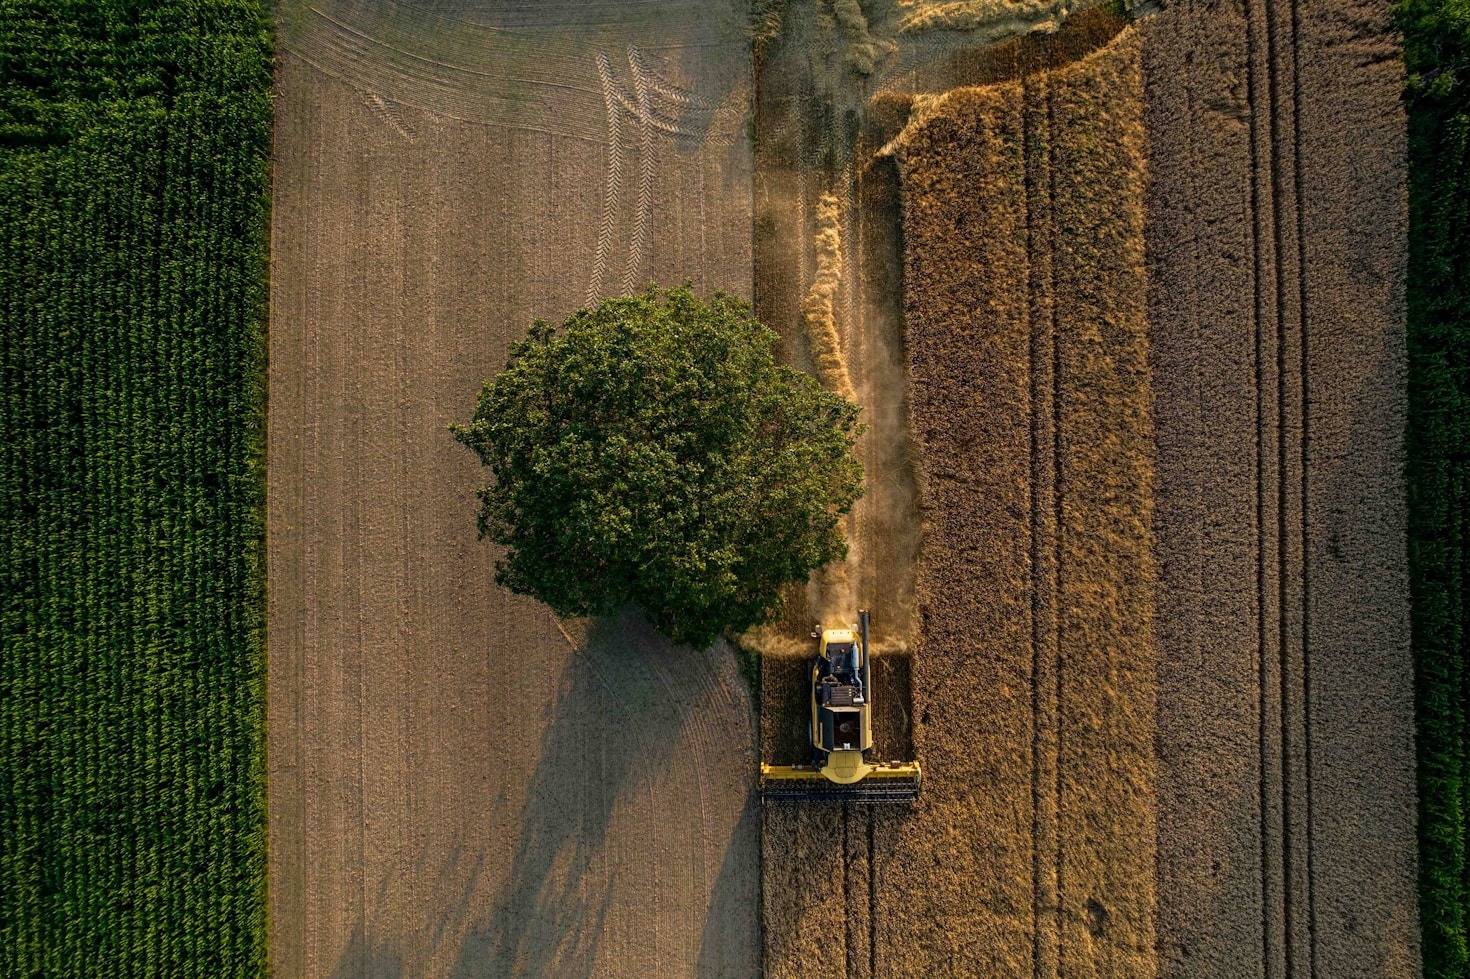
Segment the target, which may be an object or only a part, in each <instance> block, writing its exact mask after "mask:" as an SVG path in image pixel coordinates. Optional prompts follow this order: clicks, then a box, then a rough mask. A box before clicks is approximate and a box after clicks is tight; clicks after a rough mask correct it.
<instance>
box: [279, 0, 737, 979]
mask: <svg viewBox="0 0 1470 979" xmlns="http://www.w3.org/2000/svg"><path fill="white" fill-rule="evenodd" d="M280 18H281V20H280V41H281V48H282V54H281V56H280V61H279V65H278V72H277V90H276V119H277V129H276V136H275V161H274V200H273V204H274V232H273V240H272V252H273V254H272V258H273V262H272V283H271V291H272V296H271V298H272V317H271V348H270V364H271V374H270V410H271V416H270V437H271V441H270V470H269V518H270V532H269V547H270V618H269V648H270V687H269V703H270V739H271V740H270V807H271V808H270V871H271V880H270V891H271V915H270V921H271V932H270V936H269V941H270V955H271V965H272V971H273V974H274V975H277V976H281V977H290V976H328V975H335V976H343V977H363V976H405V977H406V976H415V977H420V976H456V977H470V976H484V977H496V979H500V977H505V976H512V975H533V976H577V975H598V976H628V977H644V976H660V975H694V974H696V973H698V974H700V975H711V976H716V975H727V976H748V975H751V974H753V973H754V972H755V971H756V970H757V968H758V961H759V947H760V946H759V933H758V923H757V919H756V903H757V886H758V876H757V873H758V872H757V862H756V861H757V856H758V854H757V849H756V848H757V832H758V822H757V819H758V813H757V809H756V808H755V802H754V799H753V797H752V791H753V786H754V778H755V768H756V765H755V755H754V750H755V733H754V727H755V717H754V713H753V710H752V706H751V698H750V694H749V691H748V689H747V687H746V685H745V683H744V681H743V680H742V679H741V677H740V674H739V672H738V670H737V667H736V664H735V659H734V654H733V652H732V651H731V650H730V649H728V648H727V647H723V646H721V647H719V648H717V649H716V650H715V652H714V654H713V655H711V656H690V655H689V654H688V653H687V651H676V650H672V649H670V648H669V646H668V645H667V643H665V642H663V641H662V640H660V639H659V638H657V637H656V636H655V635H654V634H653V633H652V632H651V630H650V629H649V628H648V627H646V626H645V625H644V624H643V623H641V622H640V621H638V620H637V619H635V618H622V619H617V620H614V621H608V622H595V623H565V624H563V623H558V622H557V621H556V620H555V619H554V618H553V617H552V616H551V615H550V614H549V613H548V612H547V611H546V610H545V608H543V607H541V606H538V605H536V604H535V603H533V602H529V601H523V600H517V599H515V598H513V597H511V596H510V595H508V594H507V593H505V592H503V591H502V590H500V589H498V588H496V587H495V585H494V584H493V583H492V580H491V564H492V561H493V555H492V554H491V553H490V549H489V548H488V546H486V545H483V544H480V543H478V542H477V541H476V539H475V531H474V522H475V514H476V512H477V503H476V501H475V498H474V495H473V491H474V488H475V487H476V486H477V485H479V484H480V483H481V481H482V480H483V479H484V478H485V477H484V476H483V475H482V473H481V472H480V471H479V470H480V467H479V465H478V463H477V461H476V460H475V458H474V456H473V455H472V454H471V453H469V452H468V451H466V450H465V449H464V448H463V447H462V446H460V445H458V444H456V443H455V442H454V441H453V439H452V438H451V437H450V435H449V433H448V431H447V430H446V426H447V425H448V424H449V423H450V422H451V421H456V420H460V421H463V420H466V419H468V417H469V415H470V414H471V413H472V411H473V408H474V399H475V395H476V393H477V392H478V390H479V387H480V385H481V384H482V383H483V382H484V381H485V379H487V378H488V377H490V376H492V375H493V374H494V373H495V372H496V371H497V370H498V369H499V368H500V367H501V366H503V364H504V362H505V355H506V349H507V345H508V344H509V343H510V342H511V341H512V340H514V339H518V338H519V337H521V336H523V335H524V333H525V330H526V329H527V327H528V326H529V325H530V323H531V321H532V319H533V318H536V317H546V318H548V319H553V320H559V319H560V318H561V317H563V316H565V315H566V314H567V313H569V312H571V311H572V310H574V309H576V308H577V307H578V306H579V305H581V304H583V303H584V302H586V301H588V300H589V299H595V298H597V297H599V296H602V295H605V294H616V293H622V292H626V291H632V290H636V289H641V288H642V287H643V286H644V285H646V284H647V282H648V281H649V280H650V279H657V280H659V281H661V282H674V281H678V280H680V279H683V278H685V277H688V278H691V279H692V280H693V283H694V285H695V287H696V288H697V289H698V290H700V291H701V292H708V291H711V290H713V289H716V288H722V289H725V290H728V291H730V292H733V293H736V294H739V295H749V291H750V269H751V260H750V225H751V217H750V214H751V203H750V186H751V181H750V148H749V143H748V141H747V139H746V138H745V134H744V131H743V128H742V127H743V124H744V120H745V119H746V117H747V116H748V113H749V102H750V82H749V78H750V66H749V60H748V47H747V43H746V40H745V35H744V29H745V24H744V20H743V12H742V11H741V10H739V9H736V5H734V4H731V5H729V8H728V9H726V7H724V6H722V5H721V4H718V3H715V4H711V3H706V2H704V0H700V2H698V3H694V2H684V3H680V2H678V0H670V2H668V3H662V4H647V3H627V4H621V5H620V4H617V3H611V4H607V3H605V4H601V5H598V6H596V7H595V8H593V7H581V6H578V5H572V4H546V3H526V4H521V5H514V4H494V5H491V4H484V5H473V4H462V3H460V4H455V3H437V4H436V3H417V4H408V3H394V2H386V3H381V2H379V3H357V2H350V0H336V2H332V0H328V2H321V0H317V2H314V3H310V4H308V3H286V4H283V5H282V9H281V11H280Z"/></svg>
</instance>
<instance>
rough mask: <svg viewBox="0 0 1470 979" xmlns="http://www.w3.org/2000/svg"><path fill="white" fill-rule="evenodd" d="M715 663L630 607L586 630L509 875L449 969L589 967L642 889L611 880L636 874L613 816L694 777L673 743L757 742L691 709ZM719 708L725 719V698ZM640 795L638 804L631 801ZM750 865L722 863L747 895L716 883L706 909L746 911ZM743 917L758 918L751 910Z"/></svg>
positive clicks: (748, 826)
mask: <svg viewBox="0 0 1470 979" xmlns="http://www.w3.org/2000/svg"><path fill="white" fill-rule="evenodd" d="M724 652H726V653H728V650H725V651H724ZM713 657H714V654H711V653H703V652H696V651H692V650H689V649H686V648H676V647H673V646H672V645H670V643H669V642H668V641H667V640H666V639H664V638H663V637H661V636H659V635H658V634H657V633H656V632H654V630H653V629H652V628H651V627H650V626H649V625H648V624H647V622H646V621H645V620H644V619H643V618H642V616H640V615H638V614H637V613H635V612H625V613H624V614H622V615H620V616H619V617H617V618H614V619H605V620H597V621H595V622H592V623H590V624H589V628H588V630H587V634H586V640H585V641H584V642H583V643H581V644H580V646H579V647H578V648H577V649H576V650H575V651H574V652H573V654H572V656H571V658H570V660H569V662H568V666H567V670H566V675H565V679H564V681H563V686H562V689H561V690H560V691H559V693H558V696H557V699H556V703H555V706H554V708H553V712H552V717H551V719H550V721H549V723H548V724H547V725H546V727H545V728H544V731H543V734H542V738H541V744H540V751H539V756H538V761H537V764H536V769H535V772H534V774H533V775H532V778H531V783H530V785H529V786H528V788H527V792H526V796H525V802H524V805H523V808H522V811H521V816H520V823H519V825H520V832H519V837H518V839H517V841H516V844H515V849H514V854H513V857H512V865H511V867H510V871H509V874H508V876H507V879H506V882H505V884H504V885H503V887H502V888H501V891H500V893H499V894H497V895H496V896H495V898H494V899H493V900H492V902H491V905H490V913H489V922H488V925H487V926H486V927H484V928H483V929H481V930H473V929H472V930H471V931H470V933H469V934H468V935H467V936H466V938H465V941H464V944H463V946H462V948H461V950H460V953H459V956H458V959H457V960H456V962H455V964H454V966H453V968H452V970H451V972H450V974H451V975H452V976H454V977H456V979H480V977H485V979H489V977H503V976H557V977H573V976H588V975H592V974H593V970H594V968H595V967H596V966H597V955H598V948H599V943H600V941H601V939H602V937H603V935H604V933H605V931H606V929H607V927H608V925H609V918H610V916H611V915H613V914H614V912H615V910H616V908H617V906H618V905H620V904H627V903H628V902H629V901H630V898H633V896H634V895H636V893H637V891H636V889H635V888H629V887H626V886H620V883H621V884H623V885H626V884H628V883H630V880H629V878H631V877H632V876H633V875H635V874H639V873H642V872H643V871H644V869H645V868H644V867H641V866H635V865H632V864H631V863H630V862H628V861H627V856H628V854H625V853H624V852H622V851H618V850H617V849H616V848H613V850H612V851H611V852H610V851H609V848H608V847H607V843H608V833H609V828H610V827H611V825H612V824H613V822H614V819H615V814H616V813H617V812H618V810H619V809H620V807H625V815H627V814H629V813H635V812H636V811H637V807H638V805H640V804H641V805H644V806H645V807H647V806H652V805H656V804H658V803H659V802H662V801H664V800H665V798H666V793H661V792H659V791H658V789H659V786H660V784H663V785H665V786H667V784H668V780H679V779H697V778H701V777H702V774H701V773H700V772H697V771H684V770H674V769H673V768H672V767H671V766H670V764H669V763H670V761H671V759H673V758H674V757H675V750H676V748H677V749H680V750H681V751H682V752H683V753H686V754H687V753H688V752H689V751H690V750H691V748H690V747H689V746H688V745H682V746H681V742H684V741H688V740H689V739H691V738H696V739H697V738H699V737H700V736H701V735H703V736H705V737H707V738H708V737H722V738H728V739H732V740H740V741H742V742H753V740H754V739H753V737H752V735H751V729H750V727H749V726H748V725H747V726H745V727H744V728H743V729H741V730H735V731H730V730H724V731H718V730H716V731H710V730H709V729H708V728H706V727H704V726H703V725H702V723H701V719H700V718H699V717H697V716H696V713H697V712H699V711H701V710H709V709H710V706H711V705H710V704H709V703H708V700H709V696H710V694H711V693H712V691H713V690H714V689H715V688H716V687H717V681H716V680H715V679H714V677H713V676H712V675H711V673H712V671H713V670H714V669H715V667H716V665H717V663H716V661H715V660H714V658H713ZM731 672H732V673H733V672H734V670H733V664H731ZM735 682H736V683H737V684H738V683H739V680H738V678H737V679H736V681H735ZM711 713H713V711H711ZM719 713H720V714H721V715H723V716H726V717H728V716H730V714H731V712H730V710H729V706H728V705H726V706H725V707H723V708H722V709H721V710H720V711H719ZM695 750H696V751H697V748H696V749H695ZM685 760H689V759H685ZM693 760H694V761H696V762H697V761H699V759H698V758H697V757H696V758H694V759H693ZM710 760H711V761H712V762H719V759H718V758H711V759H710ZM725 763H728V759H726V761H725ZM684 767H687V766H684ZM752 777H753V776H752ZM640 795H646V796H647V801H645V802H641V803H640V802H639V801H637V800H638V797H639V796H640ZM746 808H747V810H750V811H751V812H753V803H752V802H750V801H749V800H748V801H747V803H746ZM653 815H654V817H655V818H663V815H662V814H660V813H654V814H653ZM701 818H702V814H701ZM748 818H749V813H747V818H746V819H743V820H742V822H741V824H740V827H739V828H738V829H737V831H736V832H737V834H738V833H746V832H749V833H750V834H751V835H752V838H754V832H755V830H754V829H753V827H754V823H750V822H748V821H747V820H748ZM614 842H616V841H614ZM754 854H755V846H754V845H752V846H750V847H748V848H746V847H743V846H741V845H740V843H739V841H738V840H734V839H732V841H731V845H730V846H729V847H728V848H727V851H726V863H727V864H728V863H729V862H730V861H731V860H736V861H739V860H741V859H742V858H743V859H744V862H746V863H748V864H750V865H752V867H753V866H754V864H755V858H754ZM634 856H635V858H636V856H637V853H636V851H634ZM699 856H701V857H702V850H701V852H700V854H699ZM756 873H757V872H756V871H747V872H746V873H745V874H744V875H742V874H741V873H739V872H737V871H735V870H729V872H724V871H722V873H721V883H722V884H723V883H724V882H725V879H726V878H727V877H728V878H729V879H730V885H731V886H734V885H737V884H738V885H739V886H740V887H742V888H744V889H745V890H748V891H749V893H741V894H738V895H730V894H724V893H722V892H721V890H720V888H718V887H717V889H716V894H715V896H714V900H713V904H712V907H711V908H710V913H711V915H715V914H720V913H722V911H721V908H724V909H725V911H724V912H723V913H730V911H731V910H732V909H735V910H737V911H738V909H739V908H740V907H742V906H748V907H750V908H753V907H754V905H755V890H754V888H755V886H757V884H758V878H757V877H756ZM620 877H621V878H623V879H622V880H621V882H620ZM750 917H751V919H752V922H753V921H754V912H753V911H751V912H750ZM714 926H715V925H714V923H713V919H707V924H706V936H705V944H706V945H708V946H710V947H711V949H712V951H711V955H712V956H714V957H715V958H718V957H719V956H720V955H721V950H720V949H719V948H718V947H717V943H715V942H714V941H713V940H712V939H711V938H710V937H709V930H710V928H711V927H714ZM604 964H605V963H604ZM711 974H719V973H718V972H715V973H711Z"/></svg>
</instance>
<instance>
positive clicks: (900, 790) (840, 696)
mask: <svg viewBox="0 0 1470 979" xmlns="http://www.w3.org/2000/svg"><path fill="white" fill-rule="evenodd" d="M858 621H859V626H858V633H857V634H854V633H853V631H852V630H851V629H820V628H819V629H818V631H816V632H813V633H812V637H813V638H814V639H816V640H817V655H816V658H815V659H814V660H813V661H812V691H811V696H812V714H811V738H810V740H811V746H812V755H813V762H812V764H810V765H767V764H764V763H762V765H761V795H762V796H764V797H765V798H767V799H827V800H834V801H839V802H909V801H912V800H913V799H916V798H918V795H919V782H920V779H921V776H922V774H923V772H922V770H921V769H920V767H919V763H918V762H916V761H913V762H871V761H869V760H868V754H869V753H870V752H871V751H872V750H873V725H872V710H873V684H872V671H871V669H870V666H871V663H870V660H869V657H868V651H869V646H868V610H867V609H863V610H862V611H860V612H859V613H858Z"/></svg>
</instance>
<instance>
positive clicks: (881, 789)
mask: <svg viewBox="0 0 1470 979" xmlns="http://www.w3.org/2000/svg"><path fill="white" fill-rule="evenodd" d="M868 767H869V771H868V773H867V774H866V775H864V776H863V778H862V780H861V781H859V782H854V783H852V784H850V785H839V784H837V783H835V782H833V781H831V780H830V779H828V778H827V776H825V775H823V774H822V770H821V769H820V768H817V767H816V766H813V765H765V764H762V765H761V796H762V798H765V799H772V800H781V799H803V800H817V801H830V802H869V803H882V802H912V801H913V800H914V799H917V798H918V797H919V785H920V782H921V781H922V779H923V770H922V769H921V768H920V766H919V763H918V762H891V763H886V764H877V765H870V766H868Z"/></svg>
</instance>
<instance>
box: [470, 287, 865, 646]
mask: <svg viewBox="0 0 1470 979" xmlns="http://www.w3.org/2000/svg"><path fill="white" fill-rule="evenodd" d="M775 342H776V335H775V334H774V333H773V332H771V331H770V330H769V329H767V328H766V327H764V326H762V325H761V324H760V323H759V322H757V321H756V320H755V319H754V318H753V317H752V316H751V312H750V307H749V306H748V305H746V304H745V303H743V302H741V301H739V300H737V299H734V298H732V297H730V296H727V295H724V294H722V293H716V294H715V296H714V298H713V299H711V300H709V301H708V302H703V301H701V300H700V299H698V298H697V297H696V296H695V295H694V293H693V292H692V291H691V290H690V289H689V288H688V287H687V286H686V287H682V288H675V289H667V290H661V289H657V288H650V289H649V290H648V292H646V293H644V294H643V295H641V296H633V297H626V298H619V299H609V300H607V301H606V302H604V303H603V304H602V305H601V306H599V307H597V308H596V309H593V310H582V311H580V312H577V313H575V314H573V315H572V316H571V317H570V318H569V319H567V321H566V322H565V323H563V324H562V326H561V327H560V328H559V329H558V328H556V327H553V326H550V325H549V324H547V323H545V322H544V321H537V322H536V323H535V325H533V326H532V327H531V331H530V334H529V335H528V336H527V337H526V339H524V340H522V341H521V342H520V343H518V344H516V345H515V346H514V347H513V348H512V350H511V354H510V360H509V363H508V364H507V365H506V368H505V370H504V371H503V372H502V373H501V374H500V375H499V376H498V377H496V378H495V379H494V380H493V381H491V382H490V383H488V384H486V385H485V388H484V390H483V391H481V393H480V398H479V404H478V407H477V408H476V410H475V417H474V420H473V421H472V422H470V424H468V425H463V426H461V425H456V426H453V428H452V430H453V432H454V434H455V437H456V438H457V439H459V440H460V441H461V442H463V443H464V444H466V445H468V446H469V447H470V448H472V449H474V450H475V452H476V453H477V454H478V455H479V456H480V460H481V461H482V462H483V463H484V464H485V465H487V466H489V467H490V469H491V472H492V473H493V475H494V482H493V483H492V484H491V485H490V486H488V487H486V488H485V489H482V490H481V491H480V493H479V496H480V500H481V502H482V503H483V507H482V509H481V511H480V519H479V526H480V536H481V537H483V538H489V539H490V540H492V541H494V542H496V543H497V544H502V545H505V547H506V551H505V554H504V556H503V557H502V558H501V560H500V562H499V563H498V565H497V566H496V576H495V577H496V581H498V582H499V583H500V584H502V585H504V586H506V587H507V588H509V589H510V590H512V591H515V592H519V593H521V594H526V595H532V596H534V597H536V598H538V599H540V600H541V601H543V602H545V603H546V604H547V605H549V606H550V607H551V608H552V610H553V611H555V612H556V613H557V614H559V615H607V614H611V613H613V612H615V611H617V610H618V609H619V608H622V607H623V606H625V605H629V604H632V605H636V606H638V607H639V608H641V609H642V610H643V612H644V614H645V615H647V616H648V618H649V620H650V621H651V622H652V623H653V624H654V625H655V626H656V627H657V628H658V629H659V630H660V631H662V632H663V633H664V634H666V635H667V636H669V637H670V638H671V639H673V640H675V641H676V642H682V643H688V644H690V645H693V646H705V645H708V644H709V643H710V642H711V641H712V640H713V639H714V638H715V637H716V636H717V635H719V633H720V632H721V631H722V630H726V629H728V630H732V631H738V630H742V629H745V628H748V627H750V626H752V625H756V624H758V623H760V622H763V621H765V620H767V619H768V618H769V617H770V616H771V615H772V614H774V613H775V612H776V611H777V610H779V608H780V605H781V586H782V585H784V584H786V583H788V582H795V581H802V580H805V578H806V577H807V575H809V574H810V573H811V572H812V570H813V569H815V568H818V567H820V566H821V565H823V564H826V563H827V562H829V561H833V560H837V559H840V558H842V557H844V556H845V554H846V552H847V543H846V541H845V540H844V539H843V537H842V534H841V531H840V529H839V526H838V523H839V520H840V519H841V516H842V515H843V514H845V513H846V512H848V510H849V509H850V508H851V507H852V504H853V501H854V500H856V499H857V497H858V495H859V494H860V493H861V491H862V490H861V486H862V466H861V465H860V464H859V463H858V461H857V460H856V459H855V458H854V457H853V455H852V445H853V441H854V439H855V438H856V437H857V435H858V433H859V430H860V426H859V425H858V422H857V416H858V408H857V406H856V405H853V404H851V403H849V402H848V401H846V400H844V399H843V398H841V397H839V396H838V395H836V394H833V393H832V392H830V391H827V390H826V389H824V388H822V387H821V386H820V385H819V384H818V383H817V382H816V381H815V380H814V379H813V378H811V377H810V376H808V375H806V374H803V373H800V372H798V371H794V370H792V369H790V368H788V367H783V366H780V365H778V364H776V362H775V359H774V357H773V354H772V351H773V348H774V345H775Z"/></svg>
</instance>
